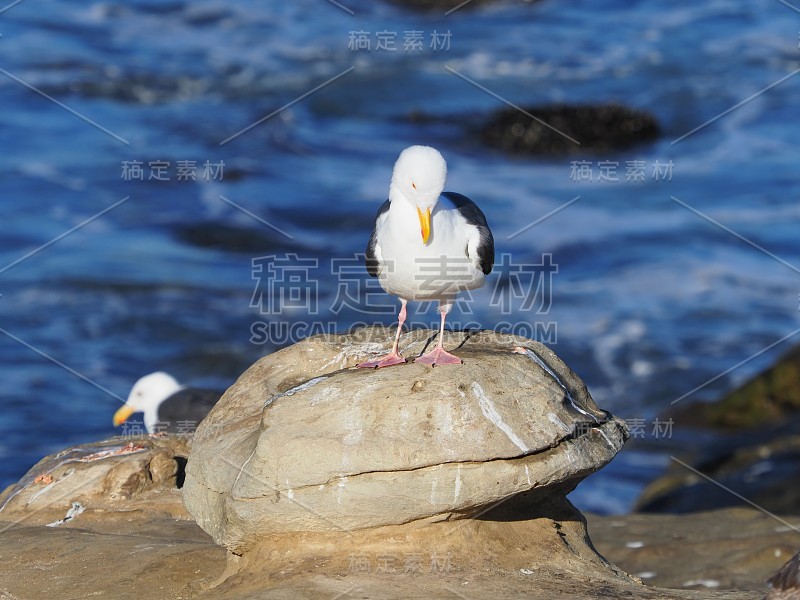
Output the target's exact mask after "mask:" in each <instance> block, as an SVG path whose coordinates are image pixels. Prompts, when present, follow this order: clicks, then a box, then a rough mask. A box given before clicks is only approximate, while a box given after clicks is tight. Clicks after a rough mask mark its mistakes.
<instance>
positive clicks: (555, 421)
mask: <svg viewBox="0 0 800 600" xmlns="http://www.w3.org/2000/svg"><path fill="white" fill-rule="evenodd" d="M547 420H548V421H550V422H551V423H552V424H553V425H556V426H558V427H560V428H561V429H563V430H564V431H565V432H566V433H572V430H571V429H570V428H569V427H568V426H567V424H566V423H564V421H562V420H561V419H559V418H558V417H557V416H556V415H555V413H548V415H547Z"/></svg>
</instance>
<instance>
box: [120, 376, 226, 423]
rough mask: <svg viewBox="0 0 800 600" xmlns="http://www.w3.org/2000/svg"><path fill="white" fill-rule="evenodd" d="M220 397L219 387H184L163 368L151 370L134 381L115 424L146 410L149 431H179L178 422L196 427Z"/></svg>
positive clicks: (145, 417) (145, 420)
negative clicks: (151, 371) (152, 371)
mask: <svg viewBox="0 0 800 600" xmlns="http://www.w3.org/2000/svg"><path fill="white" fill-rule="evenodd" d="M221 396H222V392H220V391H217V390H206V389H199V388H189V387H184V386H182V385H180V384H179V383H178V382H177V381H176V380H175V378H174V377H172V376H171V375H169V374H168V373H164V372H163V371H157V372H155V373H150V374H149V375H145V376H144V377H142V378H141V379H139V380H138V381H137V382H136V383H135V384H133V388H131V393H130V394H129V395H128V400H127V401H126V402H125V404H124V405H122V406H121V407H120V408H119V410H118V411H117V412H116V413H114V427H119V426H120V425H122V424H123V423H124V422H125V421H127V420H128V419H129V418H130V416H131V415H132V414H133V413H137V412H143V413H144V426H145V429H147V433H151V434H152V433H157V431H164V430H168V431H176V430H177V429H178V422H179V421H180V422H183V423H185V424H186V425H187V426H188V425H191V426H192V427H190V429H194V428H196V427H197V425H198V424H199V423H200V421H202V420H203V418H205V416H206V415H207V414H208V412H209V411H210V410H211V409H212V408H213V407H214V405H215V404H216V403H217V400H219V399H220V397H221ZM159 425H161V427H159Z"/></svg>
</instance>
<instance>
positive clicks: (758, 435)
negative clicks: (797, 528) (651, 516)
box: [637, 348, 800, 514]
mask: <svg viewBox="0 0 800 600" xmlns="http://www.w3.org/2000/svg"><path fill="white" fill-rule="evenodd" d="M798 408H800V348H795V349H793V350H792V351H790V352H789V353H788V354H786V355H785V356H783V357H782V358H781V359H779V360H778V361H777V363H776V364H775V365H774V366H772V367H770V368H768V369H766V370H765V371H763V372H762V373H760V374H759V375H757V376H755V377H753V378H752V379H751V380H749V381H748V382H746V383H745V384H744V385H742V386H741V387H739V388H737V389H735V390H733V391H732V392H730V393H729V394H727V395H725V396H724V397H723V398H722V399H721V400H720V401H718V402H714V403H691V404H689V403H687V404H685V405H680V406H679V407H678V409H677V410H675V411H673V412H672V413H671V414H670V415H669V418H671V419H673V421H674V422H675V426H676V428H677V427H680V428H682V429H683V428H685V429H686V431H687V432H693V435H687V436H686V440H685V443H683V444H682V445H681V447H680V448H678V449H675V454H676V455H677V457H678V458H679V459H680V460H681V461H682V462H684V463H687V464H690V465H691V466H692V467H694V468H695V469H697V470H699V471H700V472H702V473H703V474H704V475H706V476H708V477H710V478H711V479H713V480H714V481H709V480H707V479H704V478H702V477H699V476H697V475H696V474H695V473H694V472H692V471H691V470H689V469H687V468H686V467H684V466H683V465H681V464H680V463H677V462H675V464H673V465H672V466H671V467H670V469H669V470H668V471H667V473H666V474H665V475H664V476H662V477H660V478H659V479H657V480H655V481H654V482H652V483H651V484H650V485H648V486H647V488H645V490H644V491H643V492H642V494H641V496H640V498H639V500H638V502H637V508H638V510H641V511H645V512H676V513H686V512H691V511H696V510H711V509H714V508H722V507H727V506H736V505H738V504H739V503H740V500H739V499H738V498H736V496H735V495H733V494H731V493H729V492H727V491H726V490H724V489H723V488H721V487H720V486H719V485H717V484H718V483H721V484H722V485H724V486H725V487H727V488H729V489H731V490H733V491H734V492H736V493H737V494H740V495H742V496H744V497H746V498H748V499H749V500H751V501H752V502H756V503H757V504H758V505H759V506H762V507H763V508H765V509H767V510H769V511H771V512H775V513H786V514H798V513H800V468H798V465H800V421H798V419H797V418H796V414H797V410H798ZM714 482H716V483H714Z"/></svg>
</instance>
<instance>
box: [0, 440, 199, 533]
mask: <svg viewBox="0 0 800 600" xmlns="http://www.w3.org/2000/svg"><path fill="white" fill-rule="evenodd" d="M188 455H189V440H188V439H187V438H186V437H185V436H163V437H137V438H134V439H128V438H126V439H124V440H123V439H121V438H113V439H111V440H106V441H103V442H95V443H91V444H82V445H79V446H73V447H71V448H67V449H66V450H62V451H61V452H59V453H57V454H53V455H51V456H48V457H46V458H44V459H42V460H40V461H39V462H38V463H37V464H36V465H34V466H33V467H32V468H31V470H30V471H28V473H26V474H25V476H24V477H23V478H22V479H20V481H19V482H18V483H17V484H15V485H12V486H10V487H8V488H7V489H6V490H5V491H4V492H3V493H2V494H0V520H3V521H15V520H19V519H24V520H25V521H26V523H29V524H31V525H35V524H40V525H42V524H49V523H51V522H54V521H55V520H57V519H58V520H62V521H64V522H66V520H65V519H64V515H65V514H67V511H68V510H70V509H71V508H72V507H73V506H74V504H75V503H78V504H80V505H81V506H82V507H85V508H87V509H91V510H119V509H120V507H121V506H123V505H125V506H126V508H127V509H129V510H131V509H133V508H134V507H136V506H138V503H139V502H140V501H145V500H148V499H150V497H151V496H152V497H153V498H154V500H153V502H152V503H151V504H152V506H160V507H161V509H163V510H164V511H165V512H167V513H169V514H172V515H174V516H182V517H184V518H185V517H187V516H188V515H186V513H185V511H184V509H183V506H182V502H181V495H180V490H179V489H178V483H179V482H182V480H183V475H182V471H183V465H185V457H187V456H188ZM69 520H71V519H69Z"/></svg>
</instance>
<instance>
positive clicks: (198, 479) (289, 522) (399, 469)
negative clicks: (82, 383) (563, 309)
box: [184, 328, 627, 553]
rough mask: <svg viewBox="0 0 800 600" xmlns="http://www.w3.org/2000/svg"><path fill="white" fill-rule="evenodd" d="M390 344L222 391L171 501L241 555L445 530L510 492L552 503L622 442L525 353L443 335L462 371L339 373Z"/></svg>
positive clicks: (620, 433)
mask: <svg viewBox="0 0 800 600" xmlns="http://www.w3.org/2000/svg"><path fill="white" fill-rule="evenodd" d="M364 335H366V336H368V337H369V336H370V335H371V336H372V338H373V339H372V341H370V340H369V339H366V340H364V339H359V337H358V336H364ZM433 335H434V334H433V332H429V331H415V332H413V333H410V334H406V335H405V336H404V337H403V338H402V344H401V347H402V348H403V350H404V352H405V354H406V355H408V356H414V355H416V354H419V353H420V352H421V351H422V349H423V347H424V346H425V345H426V344H427V343H429V342H430V339H431V337H432V336H433ZM391 337H392V336H391V333H390V332H388V331H386V330H384V329H382V328H381V329H377V330H371V329H367V330H362V331H361V332H360V333H357V334H354V335H349V336H331V337H323V336H318V337H315V338H311V339H309V340H306V341H304V342H301V343H299V344H295V345H294V346H291V347H289V348H286V349H284V350H282V351H280V352H277V353H275V354H272V355H270V356H268V357H266V358H264V359H262V360H261V361H259V362H258V363H256V364H255V365H253V367H251V368H250V369H249V370H248V371H247V372H245V374H244V375H242V376H241V377H240V378H239V381H238V382H237V383H236V384H235V385H234V386H233V387H231V388H230V389H229V390H228V392H227V393H226V394H225V396H223V398H222V399H221V400H220V402H219V403H218V404H217V406H216V407H215V408H214V409H213V410H212V412H211V413H210V414H209V416H208V417H207V418H206V420H205V421H204V422H203V424H201V426H200V427H199V428H198V431H197V433H196V435H195V439H194V444H193V449H192V454H191V455H190V458H189V463H188V467H187V478H186V486H185V488H184V499H185V503H186V507H187V508H188V510H189V512H190V513H191V514H192V515H193V516H194V517H195V519H196V520H197V522H198V524H199V525H200V526H201V527H203V528H204V529H205V530H206V531H207V532H208V533H209V534H210V535H211V536H212V537H213V538H214V539H215V540H216V541H217V542H218V543H220V544H221V545H224V546H225V547H226V548H228V549H229V550H231V551H233V552H236V553H242V552H244V551H246V550H247V549H248V548H249V547H251V546H252V545H253V544H254V543H256V542H257V541H258V540H259V539H260V538H264V537H266V536H269V535H273V534H279V533H286V532H292V531H304V532H305V531H342V530H346V531H352V530H357V529H365V528H374V527H385V526H395V525H402V524H404V523H412V522H422V521H426V522H433V521H444V520H452V519H459V518H464V517H469V516H472V515H474V514H476V513H479V512H480V511H482V510H485V509H486V508H487V507H489V506H491V505H493V504H495V503H497V502H501V501H503V500H507V499H508V498H510V497H512V496H515V495H517V494H520V493H523V492H531V493H533V494H534V495H535V496H536V497H537V498H546V497H547V496H548V495H550V494H553V495H556V496H559V495H561V496H563V495H565V494H566V493H567V492H569V491H571V490H572V489H573V488H574V486H575V485H577V483H578V482H579V481H580V480H581V479H583V478H584V477H586V476H587V475H589V474H591V473H592V472H594V471H596V470H597V469H599V468H601V467H602V466H603V465H604V464H606V463H607V462H608V461H609V460H611V459H612V458H613V457H614V455H615V454H616V453H617V452H618V451H619V449H620V448H621V447H622V444H623V443H624V441H625V439H626V437H627V432H626V429H625V427H624V424H623V423H622V422H621V421H619V420H618V419H615V418H613V417H611V416H610V415H608V414H607V413H605V412H604V411H601V410H599V409H598V408H597V406H596V405H595V404H594V402H593V401H592V399H591V397H590V396H589V393H588V391H587V390H586V387H585V385H584V384H583V382H581V380H580V379H579V378H578V377H577V376H576V375H575V374H574V373H573V372H572V371H571V370H570V369H569V368H568V367H567V366H566V365H564V363H562V362H561V361H560V360H559V359H558V357H556V356H555V354H553V353H552V352H551V351H550V350H548V349H547V348H546V347H544V346H542V345H541V344H538V343H537V342H533V341H531V340H527V339H525V338H519V337H514V336H505V335H497V334H493V333H489V332H482V333H478V334H474V335H470V334H465V333H458V334H456V333H454V334H449V335H448V336H447V339H446V344H445V345H446V346H447V347H454V346H459V352H460V355H461V356H462V358H463V359H464V361H465V364H464V365H460V366H455V367H453V368H442V367H439V368H433V369H432V368H430V367H427V366H425V365H420V364H413V363H409V364H406V365H401V366H399V367H395V368H387V369H379V370H369V369H357V368H354V367H355V364H356V363H358V362H362V361H364V360H366V359H367V358H369V357H370V356H374V355H375V354H378V353H380V352H383V351H385V350H388V347H389V344H390V342H391ZM376 339H377V340H379V341H376ZM517 348H523V349H522V350H521V352H522V353H516V352H515V349H517Z"/></svg>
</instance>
